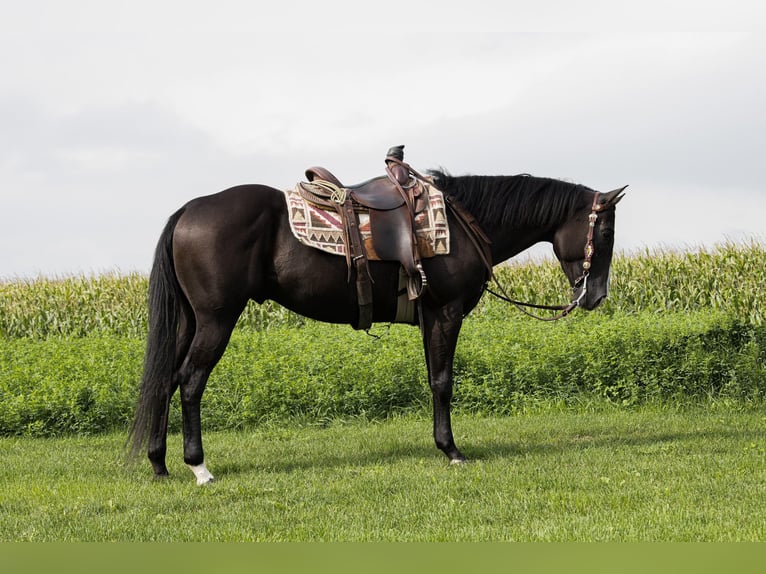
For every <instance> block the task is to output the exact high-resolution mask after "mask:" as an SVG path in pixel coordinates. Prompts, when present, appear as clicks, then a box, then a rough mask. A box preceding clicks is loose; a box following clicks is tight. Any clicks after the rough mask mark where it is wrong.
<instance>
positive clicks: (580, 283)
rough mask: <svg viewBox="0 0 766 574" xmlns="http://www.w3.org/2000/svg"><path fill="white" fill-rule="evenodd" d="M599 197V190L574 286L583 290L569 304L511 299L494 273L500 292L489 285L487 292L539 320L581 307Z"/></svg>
mask: <svg viewBox="0 0 766 574" xmlns="http://www.w3.org/2000/svg"><path fill="white" fill-rule="evenodd" d="M598 199H599V192H596V195H594V196H593V204H592V205H591V208H590V215H589V216H588V236H587V239H586V241H585V260H584V261H583V264H582V275H580V276H579V277H578V278H577V280H575V282H574V286H573V287H572V289H573V290H576V289H577V288H579V287H580V286H582V290H581V291H580V294H579V295H578V296H577V298H575V299H572V301H571V302H570V303H569V304H568V305H536V304H533V303H524V302H522V301H516V300H514V299H511V298H510V297H509V296H508V294H507V293H506V292H505V289H503V286H502V285H500V283H499V282H498V280H497V278H496V277H494V275H493V278H494V279H495V284H496V285H497V286H498V288H499V290H500V293H495V292H494V291H493V290H492V289H490V288H489V287H486V290H487V292H488V293H490V294H492V295H494V296H495V297H497V298H498V299H502V300H503V301H506V302H508V303H511V304H512V305H514V306H515V307H516V308H517V309H518V310H519V311H521V312H522V313H524V314H525V315H529V316H530V317H533V318H535V319H538V320H539V321H558V320H559V319H563V318H564V317H566V316H567V315H569V313H571V312H572V311H573V310H574V309H576V308H577V307H579V306H580V302H581V301H582V300H583V299H584V298H585V297H586V295H587V294H588V277H589V276H590V268H591V264H592V262H593V255H594V254H595V249H594V247H593V234H594V232H595V229H596V221H598V214H599V212H600V211H601V210H602V209H603V207H604V206H603V205H601V204H600V203H599V202H598ZM524 307H530V308H532V309H546V310H549V311H560V313H558V314H557V315H554V316H552V317H540V316H538V315H535V314H534V313H531V312H529V311H527V310H526V309H525V308H524Z"/></svg>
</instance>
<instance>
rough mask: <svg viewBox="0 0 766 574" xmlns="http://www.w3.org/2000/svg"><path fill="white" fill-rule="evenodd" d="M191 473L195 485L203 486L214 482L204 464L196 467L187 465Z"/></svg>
mask: <svg viewBox="0 0 766 574" xmlns="http://www.w3.org/2000/svg"><path fill="white" fill-rule="evenodd" d="M187 466H188V467H189V468H190V469H191V471H192V472H193V473H194V476H196V477H197V484H198V485H203V484H207V483H208V482H213V480H215V479H214V478H213V475H212V474H210V471H209V470H208V469H207V467H206V466H205V463H204V462H203V463H202V464H198V465H197V466H192V465H191V464H189V465H187Z"/></svg>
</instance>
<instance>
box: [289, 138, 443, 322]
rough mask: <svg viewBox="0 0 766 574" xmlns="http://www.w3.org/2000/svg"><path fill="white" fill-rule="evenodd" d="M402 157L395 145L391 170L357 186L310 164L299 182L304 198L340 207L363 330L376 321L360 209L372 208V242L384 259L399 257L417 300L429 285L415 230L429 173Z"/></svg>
mask: <svg viewBox="0 0 766 574" xmlns="http://www.w3.org/2000/svg"><path fill="white" fill-rule="evenodd" d="M403 160H404V146H396V147H392V148H391V149H389V150H388V153H387V155H386V175H384V176H380V177H375V178H373V179H370V180H367V181H365V182H362V183H359V184H356V185H352V186H344V185H343V184H342V183H341V181H340V180H339V179H338V178H337V177H335V176H334V175H333V174H332V173H331V172H330V171H329V170H327V169H325V168H323V167H311V168H309V169H307V170H306V178H307V179H308V183H305V182H301V183H300V184H299V186H298V188H299V191H300V194H301V195H302V196H303V198H304V200H306V201H308V202H309V203H313V204H315V205H317V206H318V207H320V208H322V209H326V210H332V211H335V212H336V213H337V214H338V215H339V216H340V218H341V220H342V221H343V228H344V242H345V243H346V246H347V256H346V262H347V264H348V267H349V280H350V278H351V275H350V274H351V269H352V266H353V268H355V270H356V281H357V294H358V299H359V310H360V313H359V321H358V325H357V328H359V329H367V328H369V326H370V325H371V323H372V287H371V283H372V277H371V276H370V272H369V268H368V266H367V251H366V248H365V246H364V241H363V240H362V239H361V234H360V231H359V220H358V215H357V212H358V211H360V209H363V210H366V211H368V212H369V217H370V234H371V238H372V247H373V249H374V250H375V253H376V254H377V256H378V257H379V258H380V259H382V260H384V261H398V262H399V263H400V264H401V265H402V267H403V269H404V270H405V272H406V274H407V276H408V280H407V295H408V298H409V299H410V300H411V301H414V300H415V299H417V298H418V297H420V295H421V294H422V292H423V289H424V288H425V286H426V284H427V280H426V275H425V273H424V272H423V267H422V265H421V263H420V259H421V257H420V253H419V250H418V242H417V237H416V232H415V216H416V215H417V214H418V213H420V212H421V211H422V210H423V209H425V207H426V205H427V202H428V193H427V191H426V187H425V186H424V184H423V181H426V178H424V177H423V176H421V175H420V174H418V173H417V172H415V171H414V170H413V169H412V168H411V167H410V166H409V165H407V164H405V163H404V161H403Z"/></svg>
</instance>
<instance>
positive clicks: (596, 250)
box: [129, 172, 624, 484]
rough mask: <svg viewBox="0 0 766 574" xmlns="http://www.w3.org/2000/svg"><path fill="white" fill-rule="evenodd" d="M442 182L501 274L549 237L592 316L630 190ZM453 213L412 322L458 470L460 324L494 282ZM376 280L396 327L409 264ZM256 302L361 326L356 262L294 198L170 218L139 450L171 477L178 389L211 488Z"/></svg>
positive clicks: (242, 197) (155, 282)
mask: <svg viewBox="0 0 766 574" xmlns="http://www.w3.org/2000/svg"><path fill="white" fill-rule="evenodd" d="M431 176H432V179H433V182H434V184H435V186H436V187H437V188H438V189H440V190H442V191H443V192H444V195H445V198H446V199H447V200H448V201H450V200H452V201H456V202H457V203H459V204H460V205H462V207H463V209H464V210H465V211H467V212H468V213H470V214H472V215H473V216H474V217H475V219H476V221H477V222H478V223H479V225H480V226H481V228H482V229H483V231H484V233H485V234H486V236H487V237H488V238H489V239H490V240H491V243H490V244H489V246H488V249H487V251H488V252H489V253H490V254H491V265H493V264H498V263H501V262H503V261H505V260H507V259H509V258H510V257H513V256H514V255H516V254H517V253H519V252H521V251H523V250H524V249H527V248H528V247H530V246H532V245H534V244H535V243H538V242H540V241H547V242H550V243H552V244H553V249H554V252H555V254H556V256H557V258H558V259H559V261H560V263H561V266H562V268H563V271H564V273H565V274H566V276H567V278H568V280H569V282H570V284H571V285H572V289H573V297H574V299H573V301H576V302H577V304H578V306H581V307H583V308H585V309H588V310H591V309H594V308H595V307H597V306H598V305H599V303H601V301H603V299H604V298H605V297H606V296H607V290H608V279H609V267H610V264H611V260H612V248H613V244H614V221H615V209H614V208H615V205H616V204H617V202H618V201H619V200H620V199H621V198H622V194H621V192H622V190H623V189H624V188H621V189H616V190H614V191H611V192H609V193H603V194H601V193H598V192H595V191H593V190H591V189H589V188H587V187H584V186H582V185H577V184H573V183H568V182H563V181H559V180H555V179H547V178H538V177H532V176H529V175H515V176H462V177H453V176H450V175H448V174H446V173H443V172H431ZM448 213H449V215H448V221H449V224H450V252H449V255H441V256H437V257H433V258H430V259H425V260H423V267H424V269H425V274H426V276H427V278H428V285H427V288H426V289H425V292H424V293H423V294H422V296H421V297H420V298H419V299H418V300H417V318H416V319H415V321H416V322H417V324H419V327H420V330H421V334H422V337H423V346H424V349H425V356H426V364H427V368H428V382H429V385H430V387H431V391H432V394H433V412H434V431H433V433H434V440H435V442H436V446H437V447H438V448H439V449H440V450H441V451H442V452H444V454H445V455H446V456H447V457H448V458H449V460H450V461H451V462H453V463H459V462H463V461H465V457H464V456H463V455H462V454H461V452H460V451H459V450H458V448H457V446H456V445H455V441H454V438H453V435H452V428H451V423H450V402H451V399H452V385H453V382H452V366H453V358H454V355H455V347H456V345H457V340H458V334H459V332H460V327H461V324H462V321H463V317H464V316H465V315H466V314H467V313H468V312H469V311H471V309H473V308H474V307H475V306H476V304H477V302H478V301H479V299H480V298H481V296H482V294H483V293H484V290H485V288H486V286H487V281H488V279H489V272H488V270H487V265H486V264H485V262H484V261H483V259H484V258H486V257H484V258H483V257H482V256H481V255H480V249H479V247H480V246H478V245H477V244H476V242H475V240H471V238H470V237H469V233H468V232H467V228H465V227H461V225H460V224H459V222H458V221H457V219H456V217H455V213H453V212H451V211H449V210H448ZM589 219H590V222H589ZM586 245H589V246H590V250H591V253H588V254H587V255H586V251H588V248H587V247H586ZM491 265H490V269H491ZM370 272H371V275H372V279H373V281H374V283H373V302H374V307H373V321H375V322H393V321H394V319H395V314H396V296H395V295H394V296H392V295H391V294H396V292H397V290H398V288H399V263H398V262H387V261H371V262H370ZM583 279H586V280H585V281H584V280H583ZM250 299H253V300H255V301H256V302H258V303H262V302H264V301H265V300H267V299H270V300H273V301H276V302H277V303H279V304H281V305H283V306H285V307H287V308H288V309H291V310H293V311H295V312H296V313H299V314H301V315H304V316H306V317H310V318H313V319H317V320H320V321H325V322H331V323H348V324H352V325H353V324H355V322H356V321H357V320H358V314H359V306H358V302H357V291H356V288H355V285H354V281H353V280H351V281H349V278H348V269H347V265H346V261H345V260H344V258H343V257H337V256H334V255H331V254H328V253H324V252H322V251H319V250H316V249H313V248H311V247H307V246H305V245H303V244H302V243H300V242H299V241H298V240H297V239H296V238H295V237H294V236H293V233H292V232H291V228H290V225H289V222H288V214H287V205H286V201H285V197H284V194H283V192H281V191H279V190H277V189H273V188H270V187H266V186H263V185H242V186H238V187H233V188H230V189H227V190H225V191H222V192H220V193H217V194H214V195H209V196H206V197H200V198H197V199H194V200H192V201H190V202H189V203H187V204H186V205H185V206H183V207H182V208H181V209H179V210H178V211H177V212H176V213H175V214H173V215H172V216H171V217H170V219H169V220H168V222H167V225H166V226H165V229H164V231H163V232H162V235H161V236H160V240H159V243H158V245H157V250H156V253H155V259H154V265H153V268H152V271H151V275H150V279H149V307H150V309H149V311H150V313H149V335H148V341H147V348H146V355H145V364H144V374H143V378H142V382H141V389H140V396H139V399H138V405H137V409H136V415H135V420H134V422H133V426H132V429H131V437H130V439H129V440H130V444H131V450H132V452H133V453H134V454H135V453H138V452H139V451H141V450H143V449H144V448H145V447H146V445H147V444H148V455H149V460H150V461H151V464H152V467H153V469H154V473H155V475H157V476H163V475H166V474H167V472H168V471H167V467H166V466H165V454H166V442H167V424H168V410H169V405H170V399H171V397H172V395H173V394H174V393H175V391H176V389H178V388H179V387H180V389H181V405H182V415H183V437H184V438H183V443H184V461H185V462H186V464H187V465H189V467H190V468H191V470H192V471H193V472H194V474H195V476H196V477H197V482H198V483H199V484H204V483H205V482H208V481H210V480H212V479H213V476H212V475H211V474H210V472H209V471H208V470H207V468H206V466H205V462H204V455H203V450H202V431H201V424H200V401H201V399H202V394H203V392H204V390H205V385H206V383H207V380H208V377H209V375H210V373H211V371H212V370H213V367H215V365H216V363H217V362H218V361H219V359H220V358H221V356H222V355H223V352H224V350H225V348H226V345H227V344H228V341H229V338H230V336H231V333H232V330H233V328H234V325H235V323H236V322H237V319H238V317H239V316H240V314H241V313H242V311H243V310H244V308H245V305H246V304H247V302H248V300H250Z"/></svg>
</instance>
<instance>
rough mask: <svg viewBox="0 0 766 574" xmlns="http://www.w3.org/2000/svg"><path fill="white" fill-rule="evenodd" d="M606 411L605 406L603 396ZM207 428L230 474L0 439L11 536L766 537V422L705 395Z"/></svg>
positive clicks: (103, 444) (92, 445)
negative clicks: (521, 411) (436, 436)
mask: <svg viewBox="0 0 766 574" xmlns="http://www.w3.org/2000/svg"><path fill="white" fill-rule="evenodd" d="M590 407H592V408H590ZM590 407H589V406H588V405H583V406H582V407H581V408H579V409H577V410H572V409H569V410H558V409H556V408H554V407H551V408H549V409H542V408H541V409H540V410H539V411H538V412H535V413H530V414H525V415H521V416H517V417H480V416H476V415H466V414H463V415H459V416H458V417H456V420H455V431H456V439H457V441H458V444H460V445H463V448H464V450H465V452H466V454H467V455H469V456H470V457H471V459H472V460H473V461H474V462H472V463H471V464H468V465H465V466H461V467H449V466H448V465H447V464H446V459H445V458H444V457H443V456H442V455H441V453H438V452H437V451H436V450H435V449H434V447H433V446H432V442H431V439H430V420H429V418H428V417H426V416H419V415H407V416H403V417H397V418H392V419H390V420H387V421H384V422H378V423H369V422H354V421H350V422H335V423H332V424H330V425H329V426H327V427H324V428H319V427H305V428H285V427H277V426H271V427H266V428H261V429H259V430H255V431H248V432H232V431H226V432H215V433H208V434H206V449H207V453H208V460H209V463H210V468H211V470H212V471H213V473H214V474H216V476H217V478H218V479H219V480H218V482H216V483H214V484H212V485H210V486H209V487H204V488H199V487H197V486H196V485H195V483H194V480H193V477H192V475H191V473H190V472H189V471H188V470H187V469H186V468H185V467H184V466H183V463H182V461H181V454H180V442H181V440H180V437H179V436H177V435H174V436H171V437H170V442H169V453H168V454H169V459H168V462H169V467H170V471H171V476H170V478H168V479H166V480H163V481H154V480H152V479H151V477H150V474H151V472H150V470H149V467H148V464H147V463H145V462H143V461H142V462H141V464H139V465H138V466H136V467H128V468H126V467H124V466H123V463H122V458H121V447H122V443H123V441H124V435H122V434H109V435H100V436H97V437H91V438H77V437H70V438H54V439H29V438H4V439H0V459H2V461H3V465H2V467H1V468H0V483H2V485H3V488H2V490H1V491H0V540H3V541H478V540H481V541H493V540H495V541H498V540H509V541H510V540H513V541H764V540H766V498H764V497H763V484H764V482H765V481H766V439H764V436H765V435H764V430H766V417H764V416H763V414H762V413H761V412H758V411H755V410H743V409H732V408H730V407H727V406H719V405H716V404H708V405H703V406H696V407H689V408H687V409H684V410H673V409H670V408H668V407H651V406H645V407H642V408H640V409H635V410H632V409H617V408H614V407H610V406H608V405H606V404H600V403H599V404H597V405H595V406H594V405H591V406H590Z"/></svg>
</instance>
